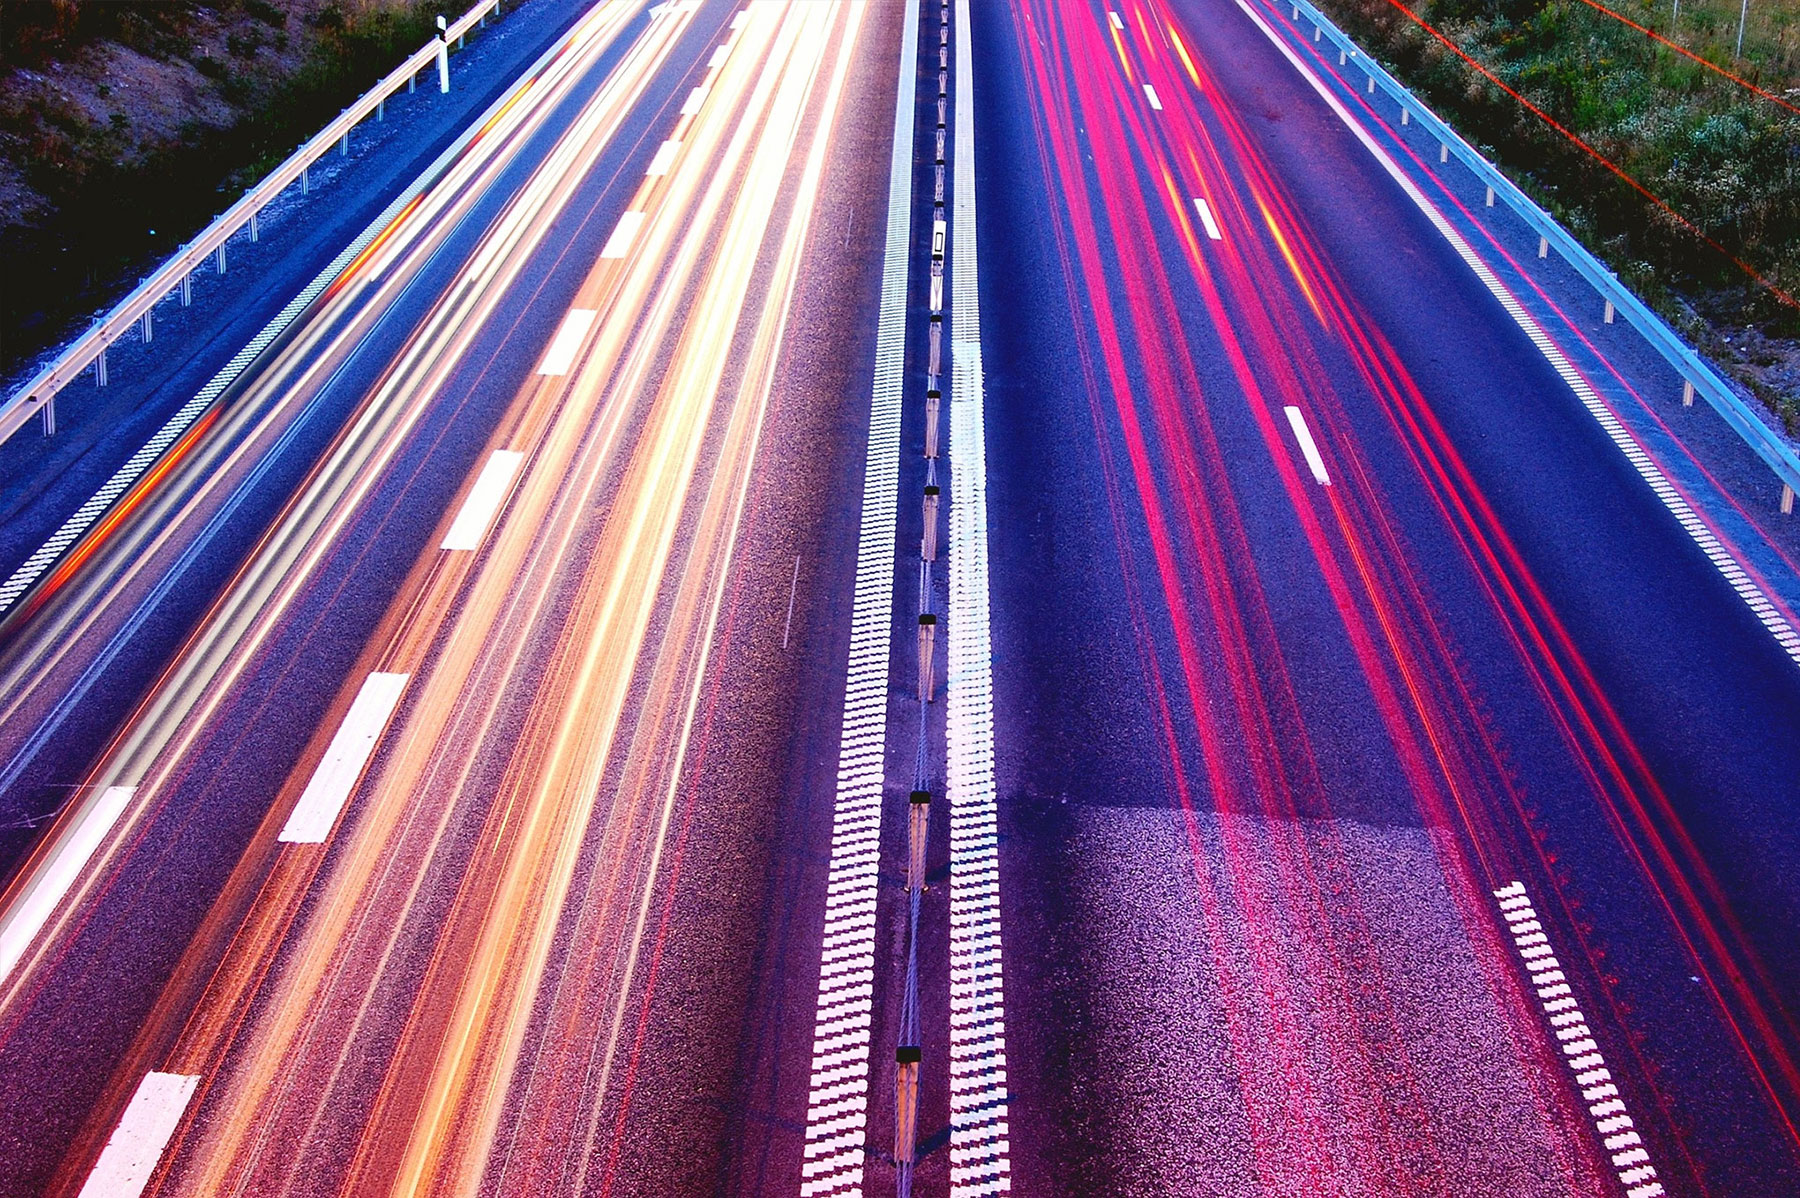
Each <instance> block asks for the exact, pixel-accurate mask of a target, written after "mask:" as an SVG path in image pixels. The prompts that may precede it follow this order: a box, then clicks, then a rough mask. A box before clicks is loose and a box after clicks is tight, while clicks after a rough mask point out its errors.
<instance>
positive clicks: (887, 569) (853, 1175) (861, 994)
mask: <svg viewBox="0 0 1800 1198" xmlns="http://www.w3.org/2000/svg"><path fill="white" fill-rule="evenodd" d="M903 20H904V22H905V24H904V26H903V33H902V36H901V42H900V73H899V86H898V87H897V88H896V94H895V100H894V138H893V149H892V158H891V159H890V162H889V167H888V171H889V174H888V212H887V244H886V249H885V251H884V255H885V256H884V258H883V262H882V273H881V307H880V310H879V315H878V317H877V323H876V329H875V377H874V384H873V388H872V394H871V397H870V402H869V450H868V457H867V458H866V459H865V461H864V465H863V490H862V522H861V525H860V527H859V532H858V538H857V548H856V587H855V591H854V599H853V601H852V607H851V615H850V657H849V667H848V670H847V672H846V677H845V682H844V720H843V726H842V732H841V734H840V739H839V742H838V782H837V798H836V802H835V804H834V806H833V809H832V820H831V864H830V866H829V867H828V873H827V875H826V878H827V880H826V883H825V921H824V928H823V932H822V937H821V941H820V943H821V948H820V961H819V1000H818V1011H817V1014H816V1016H815V1022H814V1024H813V1052H812V1077H811V1083H810V1088H809V1090H808V1096H807V1110H806V1147H805V1149H804V1155H803V1157H802V1161H801V1166H800V1193H801V1195H802V1196H803V1198H814V1196H816V1195H826V1194H830V1195H840V1196H851V1195H855V1196H858V1198H860V1195H861V1194H862V1186H863V1166H864V1162H865V1159H866V1155H867V1153H866V1144H865V1140H866V1139H867V1132H866V1125H867V1122H868V1103H869V1051H870V1049H869V1044H870V1034H871V1032H870V1027H871V1021H872V1020H873V1017H874V1009H875V1007H874V989H875V903H876V895H877V892H878V890H879V886H880V877H879V870H880V859H881V798H882V782H883V774H884V771H883V759H884V756H885V749H886V733H887V702H888V657H889V652H890V646H889V644H888V632H889V629H890V626H891V624H892V620H893V607H894V529H895V516H896V514H897V511H898V505H899V499H900V496H899V487H900V414H901V397H902V392H903V388H904V383H905V376H904V373H903V367H904V364H905V352H906V328H905V321H906V276H907V232H908V230H909V227H910V225H911V221H912V165H913V161H912V159H913V100H914V94H915V86H916V81H915V76H916V74H917V72H916V71H915V70H914V69H913V67H914V65H915V64H916V63H917V62H918V27H919V0H907V5H906V15H905V16H904V18H903Z"/></svg>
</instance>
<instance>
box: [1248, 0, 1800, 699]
mask: <svg viewBox="0 0 1800 1198" xmlns="http://www.w3.org/2000/svg"><path fill="white" fill-rule="evenodd" d="M1237 6H1238V8H1239V9H1241V10H1242V11H1243V13H1244V15H1245V16H1247V17H1249V18H1250V20H1251V21H1253V22H1255V24H1256V27H1257V28H1258V29H1261V30H1262V31H1263V35H1264V36H1265V37H1267V38H1268V39H1269V41H1270V42H1271V43H1273V44H1274V46H1275V48H1276V49H1277V50H1279V51H1280V52H1281V54H1282V56H1283V57H1285V58H1286V59H1287V60H1288V62H1289V63H1291V64H1292V65H1293V67H1294V69H1295V70H1296V71H1299V72H1300V77H1301V78H1302V79H1304V80H1306V82H1307V84H1308V85H1309V86H1310V87H1311V88H1312V89H1313V91H1315V92H1317V93H1318V95H1319V98H1320V99H1322V100H1324V101H1325V104H1326V106H1327V107H1329V108H1330V109H1331V111H1332V112H1334V113H1336V114H1337V118H1338V119H1339V120H1340V121H1342V122H1343V123H1344V127H1345V128H1347V129H1349V130H1350V133H1351V135H1352V136H1354V137H1355V138H1356V139H1357V140H1358V141H1360V142H1361V143H1362V145H1363V148H1364V149H1366V150H1368V151H1369V153H1370V154H1371V155H1373V156H1374V158H1375V161H1376V162H1377V163H1379V164H1380V166H1381V168H1382V169H1383V170H1385V171H1386V172H1387V173H1388V175H1389V177H1390V178H1392V179H1393V180H1394V182H1395V183H1397V184H1399V186H1400V190H1401V191H1403V192H1405V193H1406V196H1407V198H1408V199H1410V200H1412V202H1413V204H1414V205H1416V206H1417V207H1418V209H1419V211H1420V212H1422V213H1424V214H1425V218H1426V219H1427V220H1429V221H1430V222H1431V224H1432V227H1433V228H1435V229H1437V231H1438V233H1439V235H1441V236H1442V237H1443V238H1444V240H1445V241H1447V242H1449V243H1450V248H1451V249H1453V250H1455V251H1456V255H1457V257H1459V258H1461V259H1462V260H1463V263H1464V264H1465V265H1467V266H1468V268H1469V269H1470V270H1472V271H1474V272H1475V277H1476V278H1478V279H1480V280H1481V283H1482V285H1483V286H1484V287H1486V288H1487V289H1488V292H1489V294H1491V295H1493V296H1494V298H1495V299H1497V300H1499V301H1500V303H1501V306H1502V307H1504V308H1505V309H1506V311H1507V314H1508V315H1509V316H1511V317H1512V318H1513V323H1515V324H1517V325H1518V326H1519V328H1520V329H1522V330H1523V331H1524V333H1525V335H1526V336H1527V337H1529V338H1530V339H1531V343H1532V344H1533V345H1535V346H1537V348H1538V352H1539V353H1541V354H1543V355H1544V358H1545V360H1546V361H1548V362H1549V363H1550V366H1551V368H1552V369H1554V370H1555V371H1556V373H1557V374H1558V375H1559V376H1560V377H1561V378H1562V380H1563V382H1565V383H1567V384H1568V385H1569V389H1570V390H1571V391H1573V392H1574V393H1575V398H1576V399H1578V400H1580V401H1581V405H1582V407H1584V408H1586V409H1587V411H1588V414H1589V415H1590V416H1592V417H1593V418H1594V421H1595V422H1596V423H1597V424H1599V425H1600V427H1601V429H1602V430H1603V431H1604V432H1605V433H1606V435H1607V437H1608V438H1609V439H1610V440H1611V441H1612V443H1613V445H1614V446H1615V447H1616V448H1617V449H1618V450H1619V452H1620V453H1622V454H1624V455H1625V459H1626V460H1627V461H1629V462H1630V463H1631V465H1632V468H1633V469H1635V470H1636V471H1637V473H1638V477H1639V478H1642V479H1643V480H1644V482H1645V483H1646V484H1648V485H1649V487H1650V489H1651V491H1653V492H1654V493H1655V494H1656V497H1657V498H1658V499H1659V500H1661V501H1662V504H1663V506H1664V507H1665V508H1667V509H1668V511H1669V513H1670V514H1671V515H1673V516H1674V517H1675V519H1676V520H1677V522H1679V523H1680V524H1681V526H1682V528H1683V529H1685V530H1686V531H1687V534H1688V535H1689V536H1690V537H1692V538H1693V539H1694V543H1695V544H1696V545H1698V546H1699V547H1700V552H1702V553H1704V554H1705V555H1706V556H1707V559H1708V560H1709V561H1711V562H1712V564H1713V566H1714V568H1715V569H1717V570H1718V571H1719V573H1720V574H1721V575H1723V576H1724V578H1725V581H1726V582H1727V583H1729V584H1730V586H1731V589H1732V590H1734V591H1736V592H1737V594H1738V597H1739V598H1740V599H1742V600H1743V601H1744V604H1745V605H1746V606H1747V607H1749V608H1750V611H1751V613H1752V614H1754V615H1755V616H1756V618H1757V619H1758V620H1759V621H1760V622H1761V623H1762V625H1763V627H1764V628H1766V629H1768V630H1769V633H1770V634H1771V635H1772V636H1774V638H1775V640H1776V642H1777V643H1778V644H1779V645H1780V646H1781V648H1782V649H1783V651H1784V652H1786V653H1787V655H1788V657H1789V659H1791V660H1792V661H1793V662H1795V664H1800V632H1796V630H1795V628H1794V626H1793V625H1792V624H1790V623H1789V622H1788V621H1787V619H1786V618H1785V617H1784V616H1783V615H1782V614H1781V612H1780V610H1779V609H1778V608H1776V607H1775V605H1774V604H1773V603H1771V602H1770V601H1769V597H1768V596H1767V595H1766V594H1764V593H1763V590H1762V588H1761V587H1760V586H1758V585H1757V583H1756V582H1755V580H1754V579H1752V578H1751V576H1750V574H1749V573H1748V572H1747V571H1746V570H1745V569H1744V568H1743V566H1742V565H1741V564H1740V563H1739V562H1738V560H1737V558H1735V557H1734V556H1732V554H1731V552H1730V551H1729V550H1727V549H1726V548H1725V545H1724V542H1722V541H1720V540H1719V538H1718V537H1717V536H1716V535H1715V534H1714V533H1713V531H1712V529H1710V528H1708V527H1707V526H1706V523H1705V522H1704V521H1702V520H1701V519H1700V518H1699V516H1698V515H1696V514H1695V512H1694V509H1693V506H1692V505H1691V504H1689V503H1688V501H1687V500H1686V499H1685V498H1683V497H1682V495H1681V492H1680V491H1678V490H1676V489H1675V485H1674V484H1673V483H1671V482H1670V481H1669V479H1668V476H1667V475H1665V474H1664V473H1663V472H1662V469H1661V468H1660V467H1658V466H1657V464H1656V462H1655V460H1654V459H1653V458H1651V456H1650V455H1649V454H1648V453H1646V452H1645V451H1644V448H1643V446H1641V445H1639V444H1638V442H1637V438H1636V437H1634V436H1632V435H1631V431H1630V430H1629V429H1627V428H1626V427H1625V425H1624V423H1623V422H1622V421H1620V419H1619V418H1618V417H1617V416H1616V415H1614V414H1613V412H1612V410H1611V409H1610V408H1608V407H1607V406H1606V403H1605V401H1603V400H1602V399H1601V398H1600V395H1599V393H1598V392H1596V391H1595V390H1594V388H1593V387H1592V385H1590V384H1589V383H1588V381H1587V380H1586V379H1585V378H1583V377H1582V376H1581V372H1580V371H1578V370H1576V369H1575V366H1574V364H1573V363H1571V362H1570V361H1569V359H1568V357H1567V356H1566V355H1564V353H1563V352H1562V350H1561V349H1559V348H1558V347H1557V345H1556V343H1555V342H1554V341H1552V340H1551V339H1550V336H1549V334H1547V333H1545V332H1544V329H1543V326H1542V325H1540V324H1539V323H1538V321H1537V318H1536V317H1534V316H1532V315H1531V313H1529V312H1527V311H1526V310H1525V307H1524V305H1522V304H1521V303H1519V301H1518V299H1517V298H1516V297H1515V296H1514V295H1513V293H1512V290H1511V289H1510V288H1508V287H1507V286H1506V284H1504V283H1502V282H1501V281H1500V278H1499V276H1498V275H1496V274H1494V272H1493V271H1492V270H1491V269H1490V268H1489V267H1488V264H1487V263H1486V262H1485V261H1483V260H1482V258H1481V256H1480V255H1478V254H1477V253H1476V252H1475V250H1474V248H1473V247H1472V246H1470V245H1469V242H1468V240H1467V239H1466V238H1464V237H1463V235H1462V234H1461V233H1459V232H1457V230H1456V228H1455V227H1454V226H1453V225H1451V223H1450V222H1449V220H1448V219H1447V218H1446V217H1445V216H1444V214H1443V213H1442V212H1440V211H1438V208H1437V206H1436V205H1435V204H1433V203H1432V202H1431V201H1430V200H1429V199H1427V198H1426V197H1425V193H1424V192H1423V191H1421V190H1420V189H1419V186H1418V184H1416V183H1414V182H1413V180H1412V178H1411V176H1409V175H1408V174H1407V173H1406V172H1405V171H1403V170H1401V169H1400V165H1399V164H1398V163H1397V162H1395V161H1394V159H1393V157H1392V156H1391V155H1390V154H1388V152H1387V151H1386V150H1384V149H1383V148H1382V147H1381V146H1380V145H1379V144H1378V143H1377V142H1376V141H1375V138H1374V137H1373V136H1372V135H1371V134H1370V133H1369V131H1368V130H1367V129H1365V128H1363V126H1362V124H1361V122H1359V121H1358V120H1357V119H1356V118H1355V117H1354V116H1352V115H1351V113H1350V110H1349V109H1348V108H1346V107H1344V105H1343V103H1342V102H1341V101H1340V100H1339V99H1338V98H1337V97H1336V96H1335V95H1333V94H1332V92H1331V89H1330V88H1329V87H1328V86H1327V85H1326V83H1325V81H1324V80H1323V79H1321V78H1320V77H1319V76H1318V75H1316V74H1314V73H1313V72H1312V71H1311V70H1310V69H1309V68H1308V67H1307V65H1306V63H1305V62H1304V61H1303V60H1302V59H1301V58H1300V56H1299V55H1298V54H1296V53H1295V52H1294V50H1293V48H1292V47H1290V46H1289V45H1288V44H1287V43H1286V42H1285V41H1283V40H1282V37H1281V35H1280V34H1279V33H1277V32H1276V31H1275V29H1274V27H1273V26H1271V25H1270V24H1269V23H1268V22H1267V21H1265V20H1263V18H1262V15H1261V14H1260V13H1258V12H1257V11H1256V10H1255V9H1254V8H1252V7H1251V6H1250V4H1249V3H1248V0H1237Z"/></svg>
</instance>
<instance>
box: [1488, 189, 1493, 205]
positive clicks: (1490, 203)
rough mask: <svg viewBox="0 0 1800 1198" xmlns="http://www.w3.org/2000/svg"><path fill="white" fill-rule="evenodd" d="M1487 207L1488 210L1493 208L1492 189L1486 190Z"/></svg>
mask: <svg viewBox="0 0 1800 1198" xmlns="http://www.w3.org/2000/svg"><path fill="white" fill-rule="evenodd" d="M1487 206H1488V207H1489V208H1492V207H1493V206H1494V189H1493V188H1491V187H1490V188H1488V189H1487Z"/></svg>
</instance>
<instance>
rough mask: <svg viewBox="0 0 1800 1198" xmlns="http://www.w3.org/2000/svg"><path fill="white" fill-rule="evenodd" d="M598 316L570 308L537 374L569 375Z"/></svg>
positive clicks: (603, 256)
mask: <svg viewBox="0 0 1800 1198" xmlns="http://www.w3.org/2000/svg"><path fill="white" fill-rule="evenodd" d="M626 215H630V214H629V213H627V214H626ZM619 223H620V225H621V227H622V226H623V225H624V222H623V221H620V222H619ZM618 237H619V234H618V233H617V232H614V233H613V235H612V239H611V240H609V241H608V242H607V249H611V248H612V242H613V241H616V240H618ZM600 256H601V257H602V258H620V257H623V256H624V254H623V252H621V253H618V254H608V253H606V252H605V251H602V252H601V254H600ZM597 316H599V313H598V312H596V311H595V310H594V309H592V308H570V309H569V311H568V314H567V315H565V316H564V317H563V322H562V325H561V326H560V327H558V328H557V330H556V336H554V337H552V338H551V339H550V348H549V349H548V350H546V351H544V360H543V361H542V362H540V363H539V364H538V370H537V372H538V373H539V374H567V373H569V367H571V366H573V365H574V364H575V354H576V351H578V350H579V349H580V348H581V339H582V338H583V337H585V336H587V332H588V330H589V329H591V328H593V327H594V319H595V318H596V317H597Z"/></svg>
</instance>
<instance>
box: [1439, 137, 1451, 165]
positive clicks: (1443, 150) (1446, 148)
mask: <svg viewBox="0 0 1800 1198" xmlns="http://www.w3.org/2000/svg"><path fill="white" fill-rule="evenodd" d="M1438 161H1439V162H1448V161H1450V143H1449V142H1447V141H1440V142H1439V143H1438Z"/></svg>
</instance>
